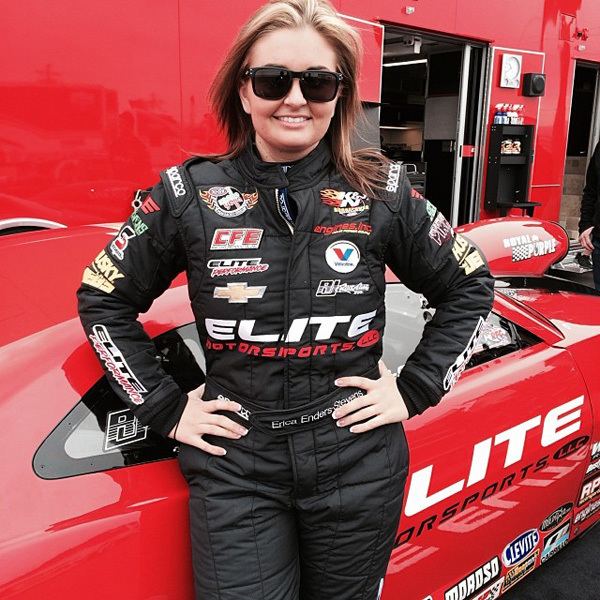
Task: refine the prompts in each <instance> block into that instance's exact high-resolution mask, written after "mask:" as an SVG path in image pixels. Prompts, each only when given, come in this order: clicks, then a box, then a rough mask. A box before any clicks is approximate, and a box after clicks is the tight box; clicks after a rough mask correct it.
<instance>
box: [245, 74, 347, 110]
mask: <svg viewBox="0 0 600 600" xmlns="http://www.w3.org/2000/svg"><path fill="white" fill-rule="evenodd" d="M244 76H245V77H250V79H252V91H253V92H254V93H255V94H256V95H257V96H258V97H259V98H263V99H264V100H281V98H284V97H285V96H287V94H288V92H289V91H290V89H291V87H292V81H293V80H294V79H295V78H297V79H299V80H300V90H301V91H302V95H303V96H304V97H305V98H306V100H308V101H309V102H331V100H333V99H334V98H335V95H336V94H337V91H338V88H339V86H340V81H341V80H342V79H343V78H344V76H343V75H342V74H341V73H334V72H333V71H318V70H316V69H315V70H308V71H290V70H289V69H282V68H280V67H256V68H254V69H247V70H246V71H245V72H244Z"/></svg>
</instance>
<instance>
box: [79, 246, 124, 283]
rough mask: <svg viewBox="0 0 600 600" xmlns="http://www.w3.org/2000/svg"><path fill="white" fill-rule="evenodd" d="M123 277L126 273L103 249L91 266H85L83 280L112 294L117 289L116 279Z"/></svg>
mask: <svg viewBox="0 0 600 600" xmlns="http://www.w3.org/2000/svg"><path fill="white" fill-rule="evenodd" d="M123 277H125V275H123V273H121V271H119V269H117V267H115V265H114V263H113V261H112V260H110V258H109V257H108V255H107V254H106V252H105V251H104V250H102V252H100V254H98V256H96V258H95V259H94V262H93V263H92V264H91V266H90V267H86V268H85V271H84V272H83V280H82V281H83V283H86V284H87V285H91V286H92V287H95V288H98V289H99V290H102V291H103V292H107V293H109V294H110V293H111V292H112V291H113V290H114V289H115V285H114V284H115V281H116V280H117V279H121V278H123Z"/></svg>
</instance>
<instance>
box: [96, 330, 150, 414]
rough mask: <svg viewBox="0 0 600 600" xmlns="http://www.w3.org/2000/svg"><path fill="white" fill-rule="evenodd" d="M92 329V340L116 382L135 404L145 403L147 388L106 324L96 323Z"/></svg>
mask: <svg viewBox="0 0 600 600" xmlns="http://www.w3.org/2000/svg"><path fill="white" fill-rule="evenodd" d="M92 331H93V333H91V334H90V340H91V341H92V344H93V345H94V348H95V350H96V352H98V354H99V356H100V358H101V359H102V361H103V362H104V364H105V365H106V368H107V369H108V370H109V371H110V372H111V373H112V375H113V377H114V378H115V380H116V382H117V383H118V384H119V385H120V386H121V387H122V388H123V390H125V392H126V393H127V395H128V396H129V399H130V400H131V401H132V402H133V403H134V404H143V403H144V398H143V397H142V394H143V393H145V392H147V390H146V388H145V387H144V386H143V385H142V384H141V383H140V382H139V381H138V379H137V377H136V376H135V375H134V374H133V371H132V370H131V369H130V368H129V365H128V364H127V361H126V360H125V358H124V356H123V354H122V353H121V351H120V350H119V348H117V346H116V344H115V343H114V342H113V341H112V338H111V337H110V334H109V333H108V329H106V327H105V326H104V325H94V326H93V327H92Z"/></svg>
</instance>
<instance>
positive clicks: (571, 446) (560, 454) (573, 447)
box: [554, 435, 590, 460]
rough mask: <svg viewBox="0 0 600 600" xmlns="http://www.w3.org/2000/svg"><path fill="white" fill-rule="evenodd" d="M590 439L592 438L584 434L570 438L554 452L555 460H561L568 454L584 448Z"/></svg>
mask: <svg viewBox="0 0 600 600" xmlns="http://www.w3.org/2000/svg"><path fill="white" fill-rule="evenodd" d="M589 441H590V438H589V437H588V436H587V435H582V436H581V437H578V438H575V439H573V440H569V441H568V442H567V443H566V444H565V445H564V446H562V447H560V448H559V449H558V450H557V451H556V452H555V453H554V460H561V459H562V458H567V457H568V456H571V455H572V454H575V452H577V451H578V450H580V449H581V448H583V447H584V446H585V445H586V444H587V443H588V442H589Z"/></svg>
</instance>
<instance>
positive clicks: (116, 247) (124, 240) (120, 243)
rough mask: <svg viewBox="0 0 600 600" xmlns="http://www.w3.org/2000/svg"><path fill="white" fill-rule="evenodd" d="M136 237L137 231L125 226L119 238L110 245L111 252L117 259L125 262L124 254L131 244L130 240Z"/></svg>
mask: <svg viewBox="0 0 600 600" xmlns="http://www.w3.org/2000/svg"><path fill="white" fill-rule="evenodd" d="M134 237H135V231H134V230H133V229H132V228H131V227H129V225H125V226H124V227H123V228H122V229H121V231H119V233H118V235H117V237H116V238H115V239H114V240H113V241H112V242H111V243H110V251H111V253H112V254H113V256H114V257H115V258H118V259H119V260H123V257H124V256H125V254H124V252H125V249H126V248H127V245H128V244H129V240H130V239H131V238H134Z"/></svg>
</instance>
